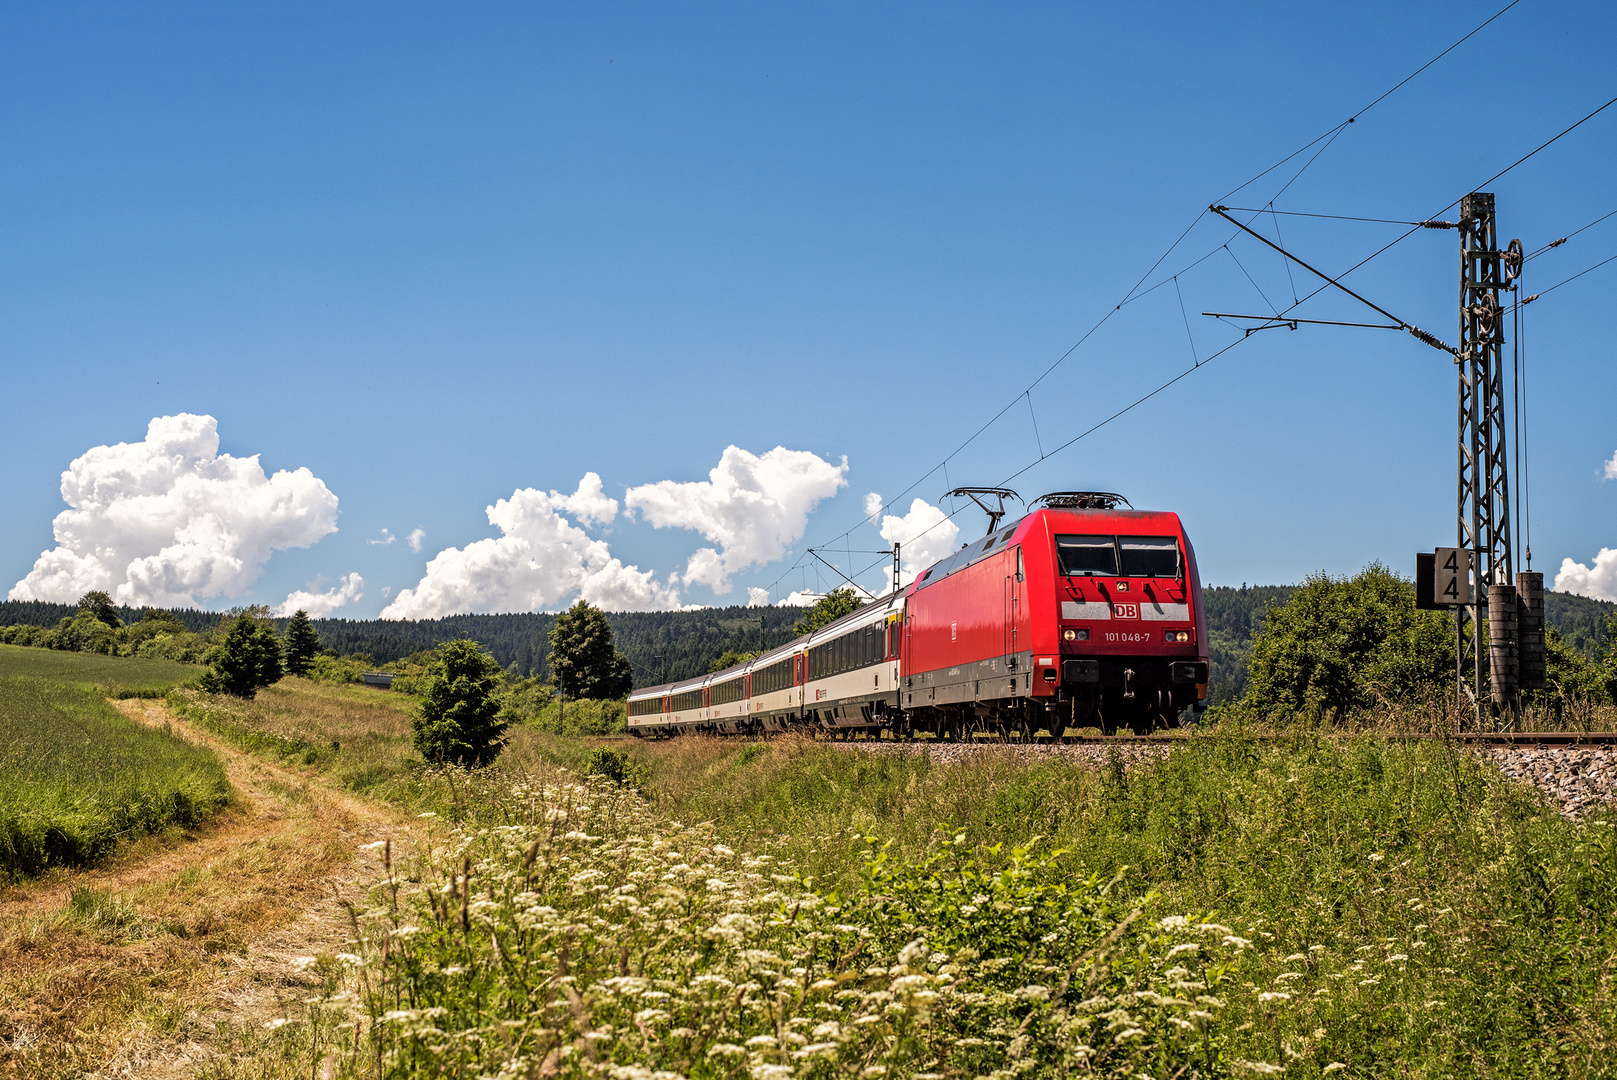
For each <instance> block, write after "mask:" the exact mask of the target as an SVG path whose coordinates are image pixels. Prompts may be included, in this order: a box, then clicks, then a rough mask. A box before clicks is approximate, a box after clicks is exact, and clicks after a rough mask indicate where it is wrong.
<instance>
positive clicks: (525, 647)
mask: <svg viewBox="0 0 1617 1080" xmlns="http://www.w3.org/2000/svg"><path fill="white" fill-rule="evenodd" d="M1296 588H1297V587H1296V586H1295V585H1242V586H1241V587H1240V588H1234V587H1231V586H1228V585H1212V586H1208V587H1207V588H1204V589H1203V590H1202V600H1203V603H1204V604H1205V605H1206V610H1207V637H1208V643H1207V644H1208V653H1209V655H1210V657H1211V660H1212V671H1211V673H1210V678H1211V685H1210V686H1209V688H1208V692H1209V696H1210V699H1211V700H1212V701H1215V702H1217V701H1227V700H1229V699H1231V698H1236V697H1239V696H1241V694H1242V693H1243V692H1244V691H1245V690H1246V665H1247V659H1248V658H1249V657H1250V656H1251V654H1252V638H1253V636H1254V635H1255V634H1257V633H1258V632H1259V631H1260V630H1262V629H1263V626H1264V621H1265V617H1266V615H1267V612H1268V611H1269V609H1270V608H1272V607H1280V606H1282V605H1284V604H1285V603H1286V601H1288V600H1290V599H1291V594H1292V593H1293V592H1295V591H1296ZM75 610H76V609H75V608H74V607H73V606H72V605H70V604H43V603H38V602H36V601H26V602H20V601H5V602H0V626H10V625H12V624H14V623H25V624H28V625H31V626H55V625H56V623H57V622H58V621H59V620H61V619H62V618H64V617H66V616H70V615H72V614H73V613H74V611H75ZM1544 611H1545V617H1546V619H1547V621H1548V622H1549V624H1550V625H1551V626H1553V627H1555V628H1556V630H1558V631H1560V633H1561V636H1562V637H1563V638H1565V639H1566V640H1567V642H1568V643H1569V644H1570V645H1572V647H1573V648H1575V649H1577V650H1578V651H1579V652H1581V653H1583V654H1584V655H1585V656H1589V657H1595V656H1598V655H1599V653H1600V650H1601V649H1602V648H1603V647H1604V645H1605V640H1606V639H1605V625H1604V624H1605V620H1606V617H1607V616H1608V615H1610V614H1611V613H1612V612H1617V604H1612V603H1608V602H1606V601H1604V600H1590V599H1587V598H1586V597H1582V596H1572V595H1569V594H1567V593H1554V592H1552V593H1546V594H1545V597H1544ZM802 613H803V609H802V608H778V607H757V608H753V607H727V608H708V609H706V610H703V611H647V612H625V613H619V614H608V615H607V621H608V622H610V623H611V624H612V632H613V634H614V635H615V636H616V639H617V645H618V648H619V650H621V651H622V652H623V654H624V655H625V656H627V657H628V658H629V662H630V663H631V664H633V665H634V675H635V685H636V686H651V685H653V684H655V683H659V682H663V681H665V680H666V679H687V678H690V677H691V676H693V675H700V674H702V673H703V672H705V671H706V670H707V666H708V663H709V662H710V661H712V660H713V659H714V658H715V657H717V656H718V655H719V654H720V653H722V652H724V651H725V650H726V649H736V650H739V651H744V652H751V651H758V650H763V649H772V648H774V647H775V646H777V645H783V644H785V643H786V642H788V641H790V640H791V639H792V625H793V624H794V623H795V622H797V620H798V619H799V618H800V617H801V616H802ZM119 614H120V615H121V616H122V617H123V619H124V621H125V622H133V621H137V620H139V619H140V616H141V613H140V611H138V610H136V609H132V608H120V609H119ZM172 614H173V615H174V616H175V618H177V619H179V620H180V622H182V623H183V624H185V626H186V628H187V629H190V630H193V631H203V630H207V629H209V628H210V627H212V626H213V625H214V624H216V623H217V622H218V621H219V620H220V618H221V617H222V615H221V613H219V612H216V611H199V610H197V609H195V608H180V609H174V610H173V612H172ZM554 620H555V616H554V615H548V614H543V613H538V614H520V615H456V616H453V617H451V618H447V619H428V620H424V621H422V622H393V621H387V622H384V621H382V620H380V619H315V620H313V621H314V626H315V629H316V630H318V631H319V633H320V642H321V644H322V645H324V646H325V647H327V648H330V649H335V650H336V651H337V652H339V653H342V654H345V655H346V654H350V653H363V654H365V655H368V656H369V657H370V659H371V662H373V663H377V664H385V663H387V662H389V661H391V660H401V659H403V658H404V657H406V656H409V655H410V654H411V653H416V652H420V651H421V650H423V649H430V648H432V647H433V646H435V645H438V644H439V643H441V642H445V641H452V640H454V639H455V638H457V637H462V636H464V637H469V638H471V639H473V640H474V641H478V642H481V643H482V644H483V646H484V647H485V648H487V649H488V650H489V652H491V653H493V655H494V658H495V659H496V660H498V661H499V662H500V665H501V666H502V667H504V668H506V669H507V670H509V671H513V672H515V673H516V674H519V675H533V676H538V677H539V678H547V677H548V676H549V675H550V644H549V640H550V627H551V624H552V623H553V622H554ZM279 622H280V623H281V624H282V625H284V622H285V620H279Z"/></svg>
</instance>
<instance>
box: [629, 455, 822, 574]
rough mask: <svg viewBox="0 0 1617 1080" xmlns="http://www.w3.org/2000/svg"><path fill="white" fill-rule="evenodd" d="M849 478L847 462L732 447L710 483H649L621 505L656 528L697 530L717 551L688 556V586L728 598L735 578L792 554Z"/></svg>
mask: <svg viewBox="0 0 1617 1080" xmlns="http://www.w3.org/2000/svg"><path fill="white" fill-rule="evenodd" d="M847 472H848V459H847V458H846V457H844V458H843V459H842V463H841V464H840V465H833V464H831V463H830V462H828V461H825V460H823V459H822V458H820V457H819V456H817V455H815V454H812V453H809V452H808V451H806V450H788V449H786V448H785V447H783V446H777V447H775V448H774V449H773V450H770V451H769V452H768V453H765V454H763V455H758V454H752V453H749V452H748V451H746V450H742V449H740V448H739V447H735V446H729V447H726V448H725V451H724V454H723V455H722V456H721V457H720V458H719V464H718V465H717V467H715V468H714V469H713V470H712V471H711V472H709V473H708V479H707V480H705V481H696V482H694V483H688V484H681V483H676V482H675V481H673V480H663V481H660V482H658V483H655V484H646V485H644V486H642V487H637V488H630V489H629V491H628V493H627V494H626V495H625V496H624V500H623V501H624V504H625V505H626V506H628V507H629V508H630V509H632V510H638V511H639V512H640V513H641V514H642V515H643V516H644V517H645V520H647V521H649V522H651V524H652V525H653V526H654V527H656V528H659V529H663V528H681V529H693V530H695V531H696V532H698V533H700V534H701V535H702V538H703V539H705V540H707V541H708V542H709V543H712V544H714V545H716V546H715V547H706V548H701V549H700V550H698V551H697V552H696V553H695V554H693V555H692V556H691V557H690V559H689V560H688V561H687V563H686V565H685V574H684V582H685V584H687V585H690V584H693V583H701V584H704V585H709V586H711V587H712V589H713V591H714V592H716V593H718V594H720V595H723V594H724V593H727V592H729V591H730V578H731V576H732V575H733V574H736V573H739V572H740V571H742V570H745V569H747V568H748V567H751V566H758V565H761V564H763V563H767V562H773V561H774V560H776V559H778V558H780V557H781V556H782V555H784V554H786V546H787V545H788V544H790V543H792V542H793V541H795V540H797V539H798V538H799V537H801V536H802V535H803V530H804V529H805V528H806V527H807V524H808V516H809V514H811V513H813V511H814V509H815V507H817V506H819V504H820V503H821V502H822V501H823V500H825V499H828V498H830V497H831V496H832V495H835V494H836V493H837V490H838V489H839V488H841V487H843V486H844V485H846V484H847V482H848V481H847Z"/></svg>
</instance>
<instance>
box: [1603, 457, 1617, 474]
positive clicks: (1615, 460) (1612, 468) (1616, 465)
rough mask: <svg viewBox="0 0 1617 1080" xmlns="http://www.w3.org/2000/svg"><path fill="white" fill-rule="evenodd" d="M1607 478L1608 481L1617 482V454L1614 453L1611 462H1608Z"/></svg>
mask: <svg viewBox="0 0 1617 1080" xmlns="http://www.w3.org/2000/svg"><path fill="white" fill-rule="evenodd" d="M1605 478H1606V479H1607V480H1617V453H1613V454H1612V455H1611V460H1610V461H1608V462H1606V476H1605Z"/></svg>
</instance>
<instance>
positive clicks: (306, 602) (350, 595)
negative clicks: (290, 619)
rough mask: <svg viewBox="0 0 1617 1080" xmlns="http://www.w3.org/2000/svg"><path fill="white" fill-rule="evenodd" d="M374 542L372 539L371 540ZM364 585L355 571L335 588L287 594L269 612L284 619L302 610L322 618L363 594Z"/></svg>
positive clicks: (314, 617)
mask: <svg viewBox="0 0 1617 1080" xmlns="http://www.w3.org/2000/svg"><path fill="white" fill-rule="evenodd" d="M372 542H373V543H374V541H372ZM364 587H365V579H364V578H362V577H360V576H359V575H358V574H357V573H354V574H349V575H348V576H347V577H345V578H343V579H342V580H341V581H340V582H338V584H337V586H336V588H333V589H327V590H326V591H325V592H302V591H299V592H293V593H289V594H287V597H286V599H285V600H282V601H281V605H280V606H279V607H277V608H276V609H275V610H274V611H273V612H272V613H271V614H273V615H274V616H275V617H276V618H279V619H284V618H286V617H287V616H288V615H291V614H292V613H293V612H296V611H302V612H304V613H306V614H307V615H308V616H309V617H310V618H311V619H323V618H325V617H326V616H327V615H330V614H331V613H332V612H333V611H336V610H337V609H338V608H340V607H342V606H343V605H345V604H351V603H353V602H354V601H355V600H358V599H359V598H360V597H362V596H364V595H365V594H364V593H362V592H360V590H361V589H363V588H364Z"/></svg>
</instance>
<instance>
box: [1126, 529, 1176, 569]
mask: <svg viewBox="0 0 1617 1080" xmlns="http://www.w3.org/2000/svg"><path fill="white" fill-rule="evenodd" d="M1117 546H1118V547H1119V548H1120V549H1121V550H1122V553H1123V576H1124V577H1155V578H1176V577H1178V576H1179V541H1178V540H1176V539H1174V538H1173V537H1171V536H1120V537H1118V538H1117Z"/></svg>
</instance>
